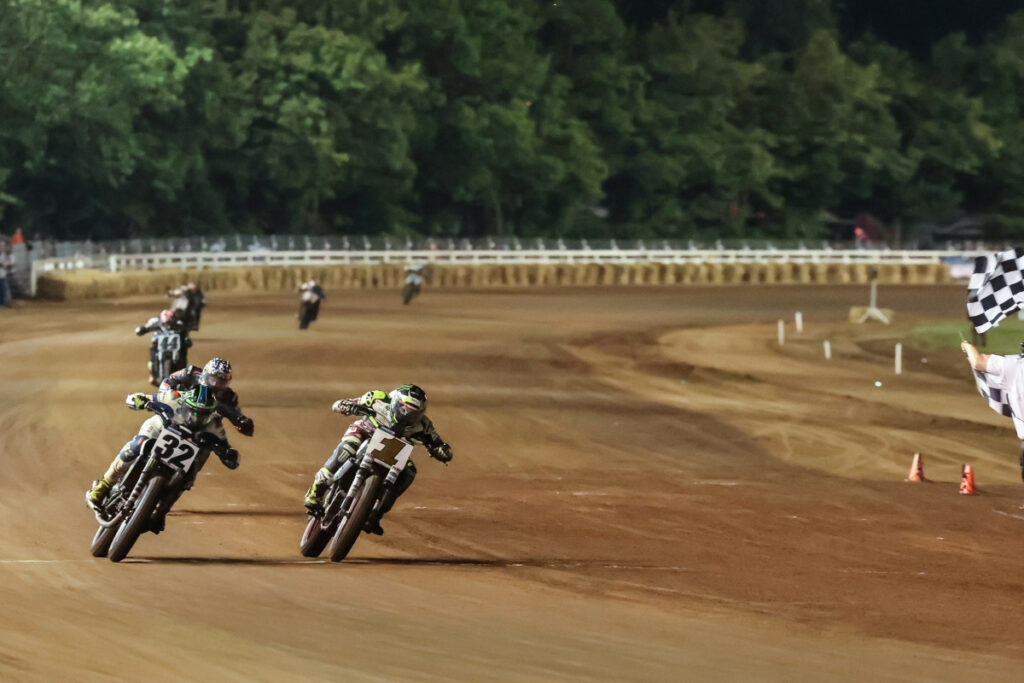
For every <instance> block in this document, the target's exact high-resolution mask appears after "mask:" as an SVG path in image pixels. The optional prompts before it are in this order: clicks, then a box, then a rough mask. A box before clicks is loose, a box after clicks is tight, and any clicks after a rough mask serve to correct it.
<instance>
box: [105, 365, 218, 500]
mask: <svg viewBox="0 0 1024 683" xmlns="http://www.w3.org/2000/svg"><path fill="white" fill-rule="evenodd" d="M161 398H162V399H163V400H161V401H152V400H151V397H150V396H148V395H147V394H144V393H141V392H139V393H134V394H129V395H128V396H127V397H126V398H125V404H126V405H127V406H128V407H129V408H130V409H132V410H143V409H144V408H146V407H147V406H149V407H152V408H153V410H154V411H155V412H162V413H164V414H165V415H169V416H170V421H171V422H172V423H173V424H175V425H180V426H183V427H186V428H187V429H189V430H191V431H193V432H194V433H196V434H199V433H208V434H210V435H212V436H213V437H214V443H215V445H213V446H212V447H211V450H212V451H213V452H215V453H216V454H217V456H218V457H219V458H220V459H221V461H222V462H223V463H224V465H225V466H227V467H228V468H229V469H235V468H236V467H238V451H237V450H235V449H234V448H232V447H231V445H230V444H229V443H228V440H227V436H226V435H225V433H224V428H223V427H222V426H221V424H220V420H218V419H217V416H216V409H217V400H216V399H215V398H214V397H213V393H212V392H211V391H210V389H209V388H208V387H206V386H203V385H199V386H197V387H194V388H193V389H191V390H189V391H188V392H187V393H184V394H180V395H177V396H174V395H166V396H163V397H161ZM163 425H164V423H163V420H162V419H161V417H160V415H154V416H152V417H150V418H149V419H148V420H146V421H145V422H144V423H143V424H142V427H141V428H140V429H139V433H138V434H137V435H136V436H135V437H133V438H132V439H131V440H130V441H128V442H127V443H126V444H125V445H124V446H123V447H122V448H121V450H120V451H118V453H117V455H116V456H114V461H113V462H112V463H110V467H108V468H107V471H106V472H105V473H104V474H103V477H102V478H100V479H99V481H96V482H93V486H92V488H91V489H90V490H89V492H88V493H87V494H86V501H87V502H88V503H89V505H90V506H91V507H93V508H94V509H98V508H99V506H100V505H102V504H103V501H104V500H106V497H107V494H109V493H110V489H111V488H112V487H113V486H114V484H116V483H117V482H119V481H121V479H122V478H123V477H124V475H125V474H127V473H128V470H129V469H130V468H131V465H132V463H133V462H135V460H136V458H138V457H139V456H140V455H142V454H143V451H144V450H146V449H147V444H148V443H149V442H152V441H153V440H154V439H155V438H156V437H157V436H159V434H160V432H161V431H162V430H163ZM199 469H201V465H200V466H199V467H196V468H195V469H194V470H193V471H194V472H198V471H199ZM194 476H195V475H194V474H193V477H194ZM190 487H191V482H190V483H189V484H188V485H187V486H185V487H184V489H183V490H187V489H188V488H190Z"/></svg>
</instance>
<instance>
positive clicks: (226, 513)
mask: <svg viewBox="0 0 1024 683" xmlns="http://www.w3.org/2000/svg"><path fill="white" fill-rule="evenodd" d="M180 515H202V516H204V517H207V516H213V517H296V518H298V517H300V516H301V515H302V513H297V512H296V511H295V510H250V509H247V508H237V509H233V510H171V511H170V512H168V513H167V516H168V517H177V516H180ZM301 521H303V523H304V522H305V519H303V520H301Z"/></svg>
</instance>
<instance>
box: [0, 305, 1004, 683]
mask: <svg viewBox="0 0 1024 683" xmlns="http://www.w3.org/2000/svg"><path fill="white" fill-rule="evenodd" d="M882 297H883V302H884V304H885V305H886V306H889V307H892V308H894V309H896V311H897V312H898V316H899V318H898V322H899V323H900V324H898V325H897V326H896V328H895V330H893V329H882V328H881V327H878V326H874V327H860V328H858V327H855V326H851V325H849V324H847V323H845V322H843V321H844V319H845V316H846V307H847V306H849V305H851V304H861V303H863V299H864V298H865V292H864V290H863V288H860V287H854V288H831V289H823V288H817V289H816V288H798V287H772V288H754V287H740V288H717V289H689V290H688V289H679V290H665V289H657V290H643V289H628V290H627V289H611V290H607V289H606V290H600V291H592V290H574V291H562V292H555V291H552V292H530V293H521V294H516V293H500V294H499V293H491V294H480V293H458V292H436V291H435V292H430V291H428V292H427V293H426V295H425V296H423V297H422V298H421V299H419V300H417V301H415V302H414V303H413V305H411V306H410V307H408V308H403V307H402V306H401V305H400V302H399V301H398V295H397V293H387V292H370V293H355V292H353V293H351V294H345V293H339V294H338V295H337V296H332V297H331V298H330V299H329V300H328V302H327V304H326V305H325V310H324V313H323V316H322V319H321V320H320V321H319V322H317V323H315V324H314V326H313V329H311V330H310V331H309V332H307V333H300V332H299V331H298V330H296V329H295V322H294V319H293V317H292V316H293V313H294V306H293V301H292V299H291V298H290V297H289V298H284V297H278V296H259V297H249V298H242V297H239V296H230V297H218V298H216V299H214V300H213V301H212V303H211V306H210V307H209V308H208V309H207V312H206V314H205V317H204V325H203V329H202V330H201V331H200V332H199V333H197V334H196V335H195V337H196V346H195V348H194V350H193V352H194V356H193V357H194V359H195V360H197V361H202V360H205V359H206V358H207V357H209V356H211V355H224V356H227V357H229V358H230V359H231V360H232V362H233V363H234V364H235V369H236V371H235V376H236V380H235V383H234V385H235V388H236V389H237V390H238V392H239V394H240V395H241V397H242V400H243V405H244V406H245V407H246V408H247V409H248V412H249V413H250V414H251V415H252V416H253V417H254V418H255V420H256V423H257V432H256V437H255V438H254V439H252V440H247V439H245V438H244V437H241V436H238V437H237V438H235V439H234V441H235V444H236V445H237V446H238V447H239V449H240V450H241V452H242V467H241V468H240V469H238V470H237V471H235V472H229V471H227V470H225V469H224V468H222V467H220V465H219V464H218V463H216V462H212V463H210V465H209V466H208V468H207V469H206V470H205V471H204V473H203V476H201V477H200V481H199V483H198V485H197V486H196V488H195V490H193V491H192V492H191V493H189V494H187V495H186V497H185V498H183V499H182V500H181V501H180V503H179V506H178V509H177V511H176V512H175V513H173V514H172V516H171V517H170V518H169V519H168V525H167V530H166V531H165V532H164V533H163V534H161V535H160V536H158V537H154V536H152V535H148V536H146V537H144V538H143V539H141V540H140V541H139V543H138V544H137V545H136V547H135V550H134V551H133V553H132V555H131V556H130V557H129V560H126V561H125V562H124V563H122V564H121V565H114V564H112V563H110V562H109V561H106V560H94V559H92V558H91V557H90V556H89V554H88V541H89V539H90V537H91V535H92V532H93V530H94V523H93V521H92V518H91V515H90V514H89V512H88V510H87V509H86V507H85V505H84V502H83V500H82V496H83V492H84V489H85V487H86V485H87V484H88V483H89V481H91V480H92V479H93V478H95V477H96V476H98V475H99V474H100V473H101V472H102V471H103V469H104V468H105V467H106V465H107V464H108V462H109V460H110V458H111V457H112V455H113V454H114V452H115V451H116V450H117V449H118V448H119V447H120V445H121V444H122V443H123V442H124V441H125V440H126V438H128V437H129V436H130V435H131V434H133V433H134V430H135V429H136V428H137V426H138V422H139V416H138V415H137V414H133V413H131V412H130V411H128V410H126V409H124V408H123V407H122V401H123V396H124V394H125V393H127V392H129V391H133V390H144V389H145V384H144V367H145V366H144V363H145V353H146V352H145V341H143V340H140V339H137V338H136V337H134V336H133V335H132V334H131V328H132V326H134V325H135V324H137V322H138V321H139V320H140V319H142V318H144V317H145V316H146V315H148V314H150V313H151V312H152V311H153V310H154V309H155V307H156V306H158V305H159V302H158V300H157V299H151V300H134V301H127V302H121V303H120V304H119V305H111V304H94V305H90V306H72V305H34V306H29V307H23V308H21V309H18V310H16V311H13V312H5V311H0V387H2V392H0V458H2V461H3V463H4V476H3V477H2V478H0V605H2V606H3V623H2V624H0V679H4V680H11V679H13V680H22V679H24V680H37V679H38V680H43V679H47V680H54V679H76V680H82V679H100V678H103V677H104V676H110V677H111V678H129V679H138V678H140V677H143V676H145V677H146V678H148V679H150V680H181V678H182V677H185V678H189V679H195V680H214V679H216V680H268V681H270V680H273V681H280V680H308V679H309V678H310V677H312V676H314V675H319V676H323V677H329V678H330V679H333V680H396V679H414V680H451V679H455V680H473V681H476V680H595V679H607V680H624V679H629V680H752V679H756V680H779V681H792V680H798V679H801V680H809V679H816V680H824V679H828V680H840V679H843V680H846V679H849V680H868V679H870V680H938V679H942V680H965V679H968V678H971V679H975V680H989V681H991V680H1007V681H1009V680H1019V678H1020V675H1019V672H1020V667H1021V666H1022V664H1024V616H1022V614H1021V611H1020V608H1019V604H1020V601H1021V598H1022V597H1024V578H1022V573H1021V567H1022V566H1024V543H1022V537H1024V511H1021V510H1018V505H1019V504H1020V502H1021V500H1024V487H1022V486H1021V485H1020V479H1019V478H1020V474H1019V470H1018V469H1017V467H1016V460H1017V450H1016V449H1017V442H1016V440H1015V438H1014V436H1013V432H1012V429H1011V427H1010V424H1009V421H1007V420H1004V419H1002V418H999V416H997V415H995V414H994V413H992V412H991V411H989V410H988V409H987V408H986V407H985V406H984V405H983V403H982V401H981V399H980V398H979V397H978V396H977V395H976V393H974V390H973V386H972V384H971V382H970V379H969V375H968V373H967V371H966V369H965V366H962V365H961V361H959V359H957V358H956V355H955V354H953V353H945V354H934V355H933V356H932V357H930V358H929V362H928V363H927V364H925V363H921V362H919V360H918V358H917V357H916V356H914V355H913V354H910V358H908V363H907V364H908V366H909V372H908V373H907V374H905V375H904V376H902V377H901V378H898V379H897V378H895V377H894V376H893V375H892V372H891V369H890V364H891V359H890V358H888V357H885V356H881V355H877V354H875V353H872V350H877V349H885V348H889V346H888V342H885V343H883V342H879V341H873V340H872V338H873V337H891V336H892V335H894V334H898V332H899V330H900V329H903V328H904V326H905V325H906V324H907V323H908V322H909V321H910V320H912V319H923V318H924V317H931V318H935V317H957V318H959V317H960V316H961V315H962V313H961V306H962V301H963V299H962V297H963V291H962V289H961V288H958V287H955V288H939V287H932V288H920V289H918V288H907V287H901V288H892V289H883V293H882ZM795 310H801V311H802V312H803V314H804V317H805V319H806V320H807V321H808V328H807V330H806V332H805V333H804V335H802V336H801V337H799V338H797V339H792V340H791V341H790V343H788V344H787V345H786V346H785V347H784V348H783V349H779V348H777V347H776V346H775V344H774V337H775V324H774V322H775V320H776V319H777V318H779V317H786V318H791V315H792V312H793V311H795ZM790 331H791V333H792V328H790ZM826 336H827V337H828V338H830V339H831V340H832V342H833V345H834V348H835V358H834V360H833V361H832V362H831V363H826V362H825V361H824V359H823V358H822V357H821V352H820V348H821V347H820V340H821V339H823V338H825V337H826ZM876 379H879V380H882V381H883V383H884V384H883V387H882V388H880V389H879V388H876V387H875V386H874V381H875V380H876ZM407 381H414V382H417V383H419V384H421V385H422V386H424V387H425V388H426V389H427V391H428V393H429V394H430V397H431V409H430V413H431V416H432V417H433V418H434V420H435V422H436V424H437V425H438V428H439V430H440V431H441V433H442V434H443V435H444V437H445V438H446V439H447V440H449V441H450V442H451V443H452V444H453V446H454V448H455V452H456V456H455V460H454V461H453V463H452V465H451V466H450V467H448V468H445V467H443V466H441V465H439V464H438V463H436V462H433V461H431V460H429V458H427V457H426V456H425V455H424V454H420V455H419V457H418V458H417V462H418V463H419V471H420V476H419V478H418V480H417V482H416V484H415V486H414V487H413V488H412V489H411V490H410V492H409V493H408V495H406V496H405V497H404V498H403V499H402V500H401V502H400V503H399V504H398V505H397V506H396V508H395V510H394V512H393V513H392V514H391V515H390V516H389V517H388V518H387V519H386V520H385V529H386V531H387V533H386V534H385V536H383V537H382V538H380V539H377V538H366V537H364V538H363V539H362V540H360V541H359V543H358V544H357V545H356V547H355V550H354V551H353V560H352V561H351V562H346V563H344V564H342V565H333V564H331V563H324V562H312V561H309V560H305V559H304V558H302V557H301V556H300V555H299V554H298V538H299V535H300V533H301V529H302V525H303V523H304V516H303V514H302V509H301V497H302V494H303V492H304V491H305V488H306V486H307V485H308V483H309V479H310V477H311V475H312V473H313V472H314V471H315V469H316V467H318V466H319V465H320V463H321V462H322V461H323V459H324V458H325V457H326V455H327V454H328V453H329V452H330V449H331V448H332V447H333V446H334V444H335V443H336V441H337V439H338V437H339V435H340V433H341V431H342V430H343V429H344V427H345V425H346V424H347V422H346V419H345V418H341V417H338V416H335V415H332V414H331V413H330V411H329V406H330V403H331V401H333V400H334V399H336V398H339V397H342V396H350V395H356V394H358V393H361V392H362V391H365V390H366V389H368V388H371V387H381V388H389V387H390V386H393V385H395V384H398V383H402V382H407ZM915 450H920V451H922V452H924V453H925V454H926V456H925V457H926V460H925V467H926V474H927V475H928V476H929V477H930V478H933V479H935V480H937V481H936V482H935V483H932V484H928V485H914V484H906V483H904V482H903V481H902V478H903V477H904V476H905V474H906V470H907V468H908V467H909V463H910V458H911V455H912V454H913V452H914V451H915ZM961 462H970V463H972V464H973V465H974V466H975V469H976V471H977V476H978V483H979V487H980V488H981V489H983V491H984V493H983V495H980V496H975V497H967V496H958V495H957V493H956V485H957V480H958V476H959V464H960V463H961Z"/></svg>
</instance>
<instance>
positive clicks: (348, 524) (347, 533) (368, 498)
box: [327, 474, 380, 562]
mask: <svg viewBox="0 0 1024 683" xmlns="http://www.w3.org/2000/svg"><path fill="white" fill-rule="evenodd" d="M379 488H380V475H379V474H371V475H370V476H368V477H367V478H366V481H365V482H363V488H362V490H361V491H360V492H359V498H358V500H356V501H355V503H353V504H352V512H350V513H349V515H348V517H345V518H344V519H342V520H341V524H339V525H338V530H337V531H335V532H334V538H332V539H331V544H330V546H328V548H327V552H328V553H330V555H331V562H341V561H342V560H344V559H345V556H347V555H348V553H349V551H350V550H352V546H353V545H355V543H356V539H357V538H359V534H360V533H362V531H363V524H364V523H365V522H366V517H367V515H369V514H370V510H371V509H372V508H373V502H374V501H375V500H377V490H378V489H379Z"/></svg>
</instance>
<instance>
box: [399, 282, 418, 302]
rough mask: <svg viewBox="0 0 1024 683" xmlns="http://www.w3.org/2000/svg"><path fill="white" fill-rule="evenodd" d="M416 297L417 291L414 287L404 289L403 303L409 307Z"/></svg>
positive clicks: (409, 286)
mask: <svg viewBox="0 0 1024 683" xmlns="http://www.w3.org/2000/svg"><path fill="white" fill-rule="evenodd" d="M414 296H416V289H415V288H414V287H413V286H412V285H406V286H405V287H404V288H403V289H402V303H403V304H406V305H408V304H409V302H410V301H412V298H413V297H414Z"/></svg>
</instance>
